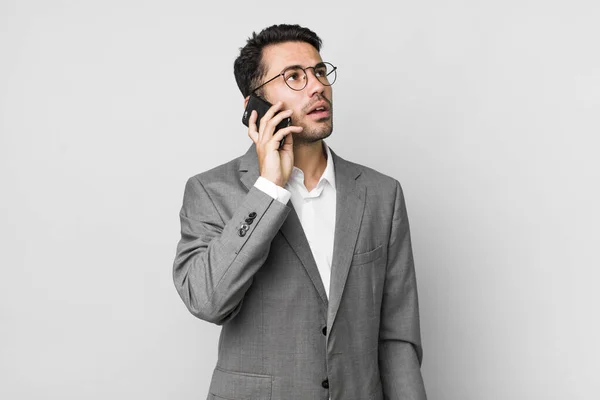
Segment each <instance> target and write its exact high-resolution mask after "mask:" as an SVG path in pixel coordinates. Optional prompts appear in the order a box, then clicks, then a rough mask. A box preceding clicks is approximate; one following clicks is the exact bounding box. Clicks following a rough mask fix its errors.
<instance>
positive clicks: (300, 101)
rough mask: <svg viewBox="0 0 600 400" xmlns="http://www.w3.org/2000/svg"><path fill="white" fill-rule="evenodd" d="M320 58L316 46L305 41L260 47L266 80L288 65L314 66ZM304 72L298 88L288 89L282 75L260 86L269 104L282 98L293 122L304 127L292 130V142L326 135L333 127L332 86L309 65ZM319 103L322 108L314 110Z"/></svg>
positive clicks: (308, 140) (305, 141)
mask: <svg viewBox="0 0 600 400" xmlns="http://www.w3.org/2000/svg"><path fill="white" fill-rule="evenodd" d="M322 61H323V60H322V59H321V55H320V54H319V52H318V51H317V49H315V48H314V47H313V46H312V45H310V44H308V43H305V42H284V43H278V44H273V45H269V46H267V47H265V48H264V49H263V56H262V62H263V64H264V65H265V66H266V68H267V73H266V75H265V80H267V79H271V78H272V77H273V76H275V75H277V74H279V73H281V72H282V71H283V70H284V69H285V68H287V67H290V66H293V65H300V66H302V67H303V68H306V67H313V66H315V65H316V64H317V63H319V62H322ZM306 75H307V79H308V82H307V84H306V87H305V88H304V89H302V90H300V91H295V90H292V89H290V88H289V87H288V86H287V85H286V84H285V82H284V80H283V77H279V78H277V79H275V80H274V81H272V82H269V83H268V84H266V85H265V86H264V87H263V88H262V89H263V95H264V97H265V99H266V100H268V101H269V102H270V103H271V104H275V103H276V102H278V101H282V102H283V109H284V110H287V109H290V110H292V111H293V114H292V125H295V126H301V127H303V128H304V130H303V131H302V132H300V133H294V134H293V135H294V143H312V142H315V141H317V140H320V139H324V138H326V137H328V136H329V135H331V132H332V130H333V103H332V91H331V86H325V85H323V84H322V83H321V82H320V81H319V80H318V79H317V78H316V77H315V75H314V70H313V69H312V68H311V69H307V70H306ZM321 107H324V108H325V110H324V111H323V110H315V109H317V108H321Z"/></svg>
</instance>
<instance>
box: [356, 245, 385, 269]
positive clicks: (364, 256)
mask: <svg viewBox="0 0 600 400" xmlns="http://www.w3.org/2000/svg"><path fill="white" fill-rule="evenodd" d="M382 254H383V245H380V246H377V247H376V248H375V249H373V250H370V251H367V252H366V253H358V254H354V255H353V256H352V265H361V264H367V263H370V262H372V261H375V260H377V259H378V258H379V257H381V255H382Z"/></svg>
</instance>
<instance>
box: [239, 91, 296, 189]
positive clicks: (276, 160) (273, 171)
mask: <svg viewBox="0 0 600 400" xmlns="http://www.w3.org/2000/svg"><path fill="white" fill-rule="evenodd" d="M282 107H283V103H282V102H281V101H279V102H277V103H275V104H274V105H273V106H272V107H271V108H269V111H267V112H266V114H265V115H264V116H263V117H262V118H261V119H260V129H258V130H257V128H256V118H257V115H258V113H257V112H256V111H255V110H253V111H252V114H250V119H249V120H248V126H249V128H248V136H250V139H252V141H253V142H254V143H255V144H256V153H257V154H258V169H259V172H260V176H262V177H264V178H266V179H268V180H270V181H271V182H273V183H275V184H276V185H278V186H281V187H283V186H285V184H286V183H287V181H288V179H289V177H290V174H291V173H292V168H293V167H294V146H293V144H294V142H293V139H292V133H299V132H302V129H303V128H302V127H301V126H288V127H286V128H283V129H280V130H278V131H277V132H275V134H273V132H274V131H275V127H277V124H279V123H280V122H281V121H283V120H284V119H285V118H287V117H291V116H292V110H285V111H281V112H279V113H278V114H277V115H275V114H276V113H277V112H278V111H279V110H281V108H282ZM284 139H285V142H284V143H283V146H282V148H281V149H279V144H280V142H281V141H282V140H284Z"/></svg>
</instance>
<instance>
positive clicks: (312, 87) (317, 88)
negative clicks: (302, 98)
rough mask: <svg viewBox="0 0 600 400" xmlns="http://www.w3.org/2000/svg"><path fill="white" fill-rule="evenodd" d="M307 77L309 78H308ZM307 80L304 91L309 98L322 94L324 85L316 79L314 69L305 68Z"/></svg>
mask: <svg viewBox="0 0 600 400" xmlns="http://www.w3.org/2000/svg"><path fill="white" fill-rule="evenodd" d="M308 71H310V73H308ZM309 75H310V78H309V77H308V76H309ZM307 79H308V82H307V84H306V90H307V91H308V96H309V97H312V96H314V95H315V94H317V93H319V94H323V92H324V91H325V85H323V84H322V83H321V81H320V80H318V79H317V76H316V75H315V69H314V68H307Z"/></svg>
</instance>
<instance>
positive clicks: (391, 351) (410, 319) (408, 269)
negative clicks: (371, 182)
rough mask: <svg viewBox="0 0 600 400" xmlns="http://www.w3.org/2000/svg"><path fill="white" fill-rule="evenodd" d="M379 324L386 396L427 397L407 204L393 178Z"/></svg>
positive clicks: (413, 399)
mask: <svg viewBox="0 0 600 400" xmlns="http://www.w3.org/2000/svg"><path fill="white" fill-rule="evenodd" d="M380 321H381V322H380V323H381V325H380V327H379V367H380V371H381V382H382V385H383V393H384V398H385V399H386V400H409V399H410V400H426V399H427V395H426V393H425V386H424V383H423V378H422V376H421V369H420V367H421V363H422V361H423V348H422V346H421V333H420V327H419V304H418V298H417V281H416V276H415V268H414V262H413V255H412V246H411V240H410V229H409V224H408V216H407V213H406V204H405V201H404V196H403V193H402V188H401V186H400V183H399V182H398V181H396V199H395V203H394V216H393V220H392V227H391V232H390V240H389V245H388V261H387V269H386V278H385V284H384V289H383V301H382V305H381V320H380Z"/></svg>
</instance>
